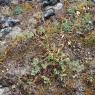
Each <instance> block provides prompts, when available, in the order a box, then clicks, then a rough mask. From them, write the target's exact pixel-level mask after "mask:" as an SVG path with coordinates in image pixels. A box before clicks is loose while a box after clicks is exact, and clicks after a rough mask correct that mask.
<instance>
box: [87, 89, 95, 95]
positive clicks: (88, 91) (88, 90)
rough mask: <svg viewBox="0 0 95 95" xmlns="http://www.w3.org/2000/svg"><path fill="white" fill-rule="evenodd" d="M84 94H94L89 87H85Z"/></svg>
mask: <svg viewBox="0 0 95 95" xmlns="http://www.w3.org/2000/svg"><path fill="white" fill-rule="evenodd" d="M85 95H95V93H93V91H92V90H91V89H86V92H85Z"/></svg>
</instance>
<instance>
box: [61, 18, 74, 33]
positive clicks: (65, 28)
mask: <svg viewBox="0 0 95 95" xmlns="http://www.w3.org/2000/svg"><path fill="white" fill-rule="evenodd" d="M62 26H63V31H64V32H72V26H73V23H72V22H71V21H68V20H67V19H66V20H65V21H64V22H63V23H62Z"/></svg>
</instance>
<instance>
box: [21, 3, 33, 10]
mask: <svg viewBox="0 0 95 95" xmlns="http://www.w3.org/2000/svg"><path fill="white" fill-rule="evenodd" d="M22 8H23V9H24V10H25V11H31V10H32V5H30V4H29V3H24V4H23V5H22Z"/></svg>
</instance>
